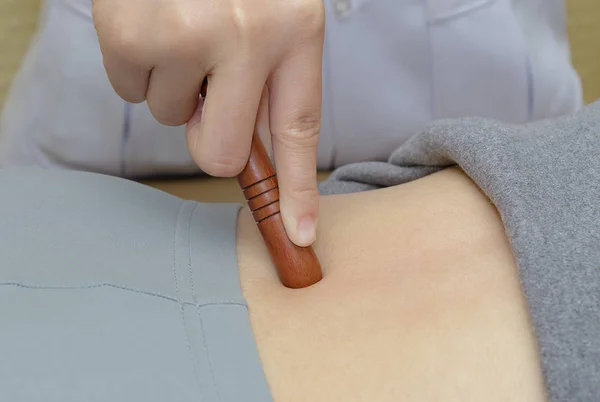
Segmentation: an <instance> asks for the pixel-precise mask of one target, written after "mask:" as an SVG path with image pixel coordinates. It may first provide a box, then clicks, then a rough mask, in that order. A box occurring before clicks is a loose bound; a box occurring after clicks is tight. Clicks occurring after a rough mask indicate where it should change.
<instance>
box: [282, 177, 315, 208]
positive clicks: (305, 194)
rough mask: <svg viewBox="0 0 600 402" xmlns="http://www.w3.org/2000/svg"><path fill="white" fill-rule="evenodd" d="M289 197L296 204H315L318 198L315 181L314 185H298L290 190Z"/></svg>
mask: <svg viewBox="0 0 600 402" xmlns="http://www.w3.org/2000/svg"><path fill="white" fill-rule="evenodd" d="M289 197H290V198H291V199H292V200H293V201H294V202H296V203H303V204H306V203H307V202H308V203H311V202H313V201H314V202H316V200H318V198H319V191H318V189H317V184H316V180H315V182H314V184H308V183H307V184H300V185H297V186H296V187H294V188H293V189H292V191H291V192H290V194H289Z"/></svg>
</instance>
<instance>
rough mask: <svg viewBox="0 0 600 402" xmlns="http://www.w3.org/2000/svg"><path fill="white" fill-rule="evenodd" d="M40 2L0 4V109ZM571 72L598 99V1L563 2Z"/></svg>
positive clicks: (587, 94) (588, 98)
mask: <svg viewBox="0 0 600 402" xmlns="http://www.w3.org/2000/svg"><path fill="white" fill-rule="evenodd" d="M39 7H40V0H0V108H1V107H2V105H3V103H4V97H5V95H6V92H7V90H8V87H9V85H10V81H11V79H12V77H13V75H14V74H15V72H16V71H17V70H18V68H19V64H20V63H21V60H22V58H23V56H24V54H25V51H26V50H27V45H28V44H29V41H30V40H31V36H32V34H33V32H34V30H35V26H36V22H37V17H38V12H39ZM567 15H568V30H569V37H570V41H571V50H572V58H573V63H574V64H575V68H576V69H577V71H578V72H579V74H580V75H581V79H582V81H583V87H584V95H585V100H586V102H591V101H593V100H596V99H598V98H600V49H599V48H598V43H599V42H600V0H567Z"/></svg>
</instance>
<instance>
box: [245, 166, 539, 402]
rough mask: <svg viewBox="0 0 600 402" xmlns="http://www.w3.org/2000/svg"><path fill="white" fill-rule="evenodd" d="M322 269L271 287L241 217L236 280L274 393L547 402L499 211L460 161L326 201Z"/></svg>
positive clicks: (311, 397) (286, 397)
mask: <svg viewBox="0 0 600 402" xmlns="http://www.w3.org/2000/svg"><path fill="white" fill-rule="evenodd" d="M321 207H322V221H321V225H320V229H319V233H318V241H317V242H316V244H315V249H316V252H317V253H318V255H319V258H320V260H321V263H322V265H323V267H324V269H325V278H324V279H323V280H322V281H321V282H319V283H318V284H316V285H315V286H313V287H310V288H307V289H301V290H290V289H286V288H283V287H282V286H281V285H280V284H279V281H278V279H277V277H276V274H275V270H274V268H273V267H272V265H271V264H270V261H269V257H268V254H267V251H266V249H265V247H264V245H263V243H262V241H261V239H260V237H259V234H258V232H257V230H256V227H255V225H254V223H253V222H252V219H251V217H250V216H249V214H248V213H247V211H244V212H242V213H241V214H240V218H239V222H238V261H239V269H240V276H241V283H242V289H243V292H244V295H245V297H246V298H247V300H248V303H249V311H250V319H251V323H252V328H253V331H254V334H255V339H256V342H257V345H258V350H259V354H260V356H261V359H262V361H263V367H264V371H265V374H266V377H267V380H268V383H269V385H270V387H271V390H272V394H273V397H274V399H275V401H286V402H296V401H322V402H329V401H345V402H352V401H372V402H379V401H382V402H383V401H419V402H426V401H440V400H443V401H449V402H452V401H457V402H458V401H460V402H464V401H491V402H494V401H527V402H536V401H544V400H546V396H545V393H544V387H543V380H542V376H541V370H540V364H539V357H538V352H537V346H536V342H535V337H534V333H533V330H532V327H531V324H530V321H529V317H528V312H527V307H526V304H525V301H524V297H523V294H522V291H521V288H520V284H519V278H518V272H517V267H516V265H515V262H514V260H513V257H512V253H511V249H510V247H509V244H508V242H507V239H506V237H505V234H504V230H503V226H502V224H501V221H500V219H499V216H498V213H497V211H496V210H495V208H494V207H493V205H492V204H491V203H490V202H489V200H488V199H487V198H486V197H485V196H484V195H483V194H482V193H481V192H480V191H479V189H478V188H477V187H476V186H475V185H474V184H473V183H472V182H471V181H470V180H469V179H468V178H467V177H466V176H465V175H464V174H463V173H462V172H461V171H459V170H456V169H448V170H445V171H443V172H440V173H437V174H434V175H431V176H428V177H426V178H424V179H421V180H417V181H415V182H411V183H408V184H405V185H401V186H397V187H393V188H389V189H384V190H377V191H371V192H365V193H359V194H349V195H341V196H333V197H324V198H323V199H322V201H321Z"/></svg>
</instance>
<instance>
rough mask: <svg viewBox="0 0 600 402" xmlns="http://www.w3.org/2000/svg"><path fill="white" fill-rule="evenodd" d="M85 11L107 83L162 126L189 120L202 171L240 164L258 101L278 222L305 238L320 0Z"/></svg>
mask: <svg viewBox="0 0 600 402" xmlns="http://www.w3.org/2000/svg"><path fill="white" fill-rule="evenodd" d="M93 17H94V23H95V26H96V30H97V32H98V37H99V41H100V48H101V50H102V54H103V58H104V65H105V68H106V71H107V73H108V77H109V79H110V82H111V84H112V86H113V87H114V89H115V91H116V92H117V93H118V94H119V95H120V96H121V97H122V98H123V99H124V100H126V101H129V102H134V103H139V102H143V101H144V100H146V101H147V103H148V106H149V108H150V111H151V112H152V114H153V115H154V117H155V118H156V119H157V120H158V121H159V122H161V123H163V124H166V125H181V124H185V123H187V143H188V149H189V151H190V154H191V155H192V157H193V158H194V160H195V161H196V163H197V164H198V166H199V167H200V168H201V169H202V170H203V171H204V172H206V173H208V174H210V175H213V176H225V177H231V176H235V175H237V174H238V173H239V172H240V171H241V170H242V169H243V168H244V166H245V164H246V162H247V160H248V156H249V152H250V145H251V139H252V135H253V132H254V128H255V124H257V122H256V118H257V114H258V112H259V106H260V105H261V98H262V99H263V101H262V106H261V115H262V116H264V119H265V120H267V121H266V122H262V123H261V121H260V120H263V119H262V118H261V119H259V122H258V124H259V125H260V124H262V125H263V126H264V125H265V124H267V125H268V129H269V130H270V132H271V137H272V144H273V153H274V158H275V164H276V166H277V175H278V178H279V183H280V191H281V211H282V216H283V220H284V223H285V227H286V230H287V233H288V236H289V237H290V239H291V240H292V241H293V242H294V243H296V244H297V245H300V246H306V245H310V244H311V243H312V242H313V241H314V239H315V232H316V221H317V213H318V192H317V180H316V153H317V143H318V136H319V130H320V123H321V62H322V52H323V33H324V23H325V18H324V10H323V4H322V0H219V1H214V0H128V1H123V0H94V1H93ZM204 77H208V78H209V86H208V94H207V97H206V102H204V104H203V102H202V101H201V100H200V97H199V92H200V86H201V84H202V81H203V79H204ZM263 91H264V92H265V93H266V95H263Z"/></svg>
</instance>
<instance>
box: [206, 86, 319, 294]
mask: <svg viewBox="0 0 600 402" xmlns="http://www.w3.org/2000/svg"><path fill="white" fill-rule="evenodd" d="M207 85H208V82H207V80H206V79H205V80H204V82H203V84H202V89H201V91H200V92H201V94H202V96H203V97H206V88H207ZM237 179H238V183H239V185H240V187H241V189H242V191H243V193H244V197H245V198H246V200H247V201H248V206H249V207H250V210H251V211H252V215H253V216H254V220H255V221H256V224H257V226H258V229H259V230H260V233H261V235H262V237H263V239H264V241H265V244H266V245H267V249H268V250H269V253H270V255H271V259H272V260H273V264H274V265H275V268H276V269H277V273H278V275H279V279H280V280H281V283H282V284H283V285H284V286H286V287H288V288H294V289H297V288H305V287H308V286H310V285H313V284H315V283H317V282H319V281H320V280H321V279H322V278H323V274H322V271H321V264H320V263H319V260H318V258H317V256H316V254H315V252H314V250H313V248H312V247H310V246H309V247H299V246H297V245H296V244H294V243H292V241H291V240H290V239H289V237H288V235H287V233H286V231H285V227H284V225H283V220H282V218H281V212H280V210H279V185H278V182H277V174H276V173H275V169H274V168H273V165H272V163H271V161H270V159H269V157H268V155H267V152H266V151H265V147H264V146H263V144H262V141H261V140H260V138H259V136H258V135H257V134H256V133H255V134H254V136H253V137H252V148H251V150H250V157H249V158H248V163H247V164H246V167H245V168H244V170H242V172H241V173H240V174H239V175H238V177H237Z"/></svg>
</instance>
